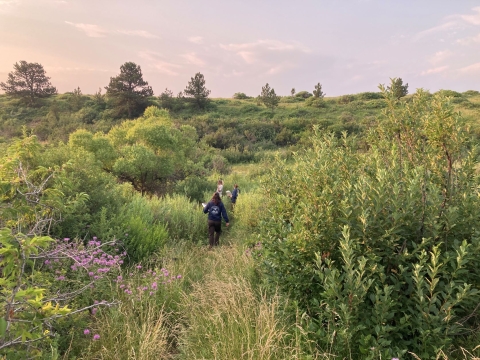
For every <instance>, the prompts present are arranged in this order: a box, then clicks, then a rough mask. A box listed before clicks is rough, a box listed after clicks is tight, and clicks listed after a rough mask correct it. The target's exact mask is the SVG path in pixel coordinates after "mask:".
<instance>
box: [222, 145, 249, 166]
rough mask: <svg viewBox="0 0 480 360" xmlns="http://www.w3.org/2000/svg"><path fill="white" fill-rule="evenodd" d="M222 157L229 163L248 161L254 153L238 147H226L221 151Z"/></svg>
mask: <svg viewBox="0 0 480 360" xmlns="http://www.w3.org/2000/svg"><path fill="white" fill-rule="evenodd" d="M222 155H223V157H225V159H227V161H228V163H230V164H240V163H248V162H251V161H254V154H253V152H250V151H248V150H244V151H240V150H239V149H238V148H236V147H235V148H234V147H231V148H228V149H225V150H223V151H222Z"/></svg>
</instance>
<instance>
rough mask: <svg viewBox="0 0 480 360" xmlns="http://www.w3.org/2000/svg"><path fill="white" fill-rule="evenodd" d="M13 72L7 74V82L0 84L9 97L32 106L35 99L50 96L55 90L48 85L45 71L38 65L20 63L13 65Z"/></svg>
mask: <svg viewBox="0 0 480 360" xmlns="http://www.w3.org/2000/svg"><path fill="white" fill-rule="evenodd" d="M13 69H14V70H13V71H12V72H10V73H8V79H7V82H6V83H4V82H1V83H0V89H2V90H3V91H5V93H6V94H7V95H9V96H11V97H14V98H19V99H21V100H22V101H24V102H25V103H26V104H27V105H29V106H32V105H34V104H35V102H36V100H37V99H40V98H45V97H49V96H52V95H54V94H56V93H57V89H56V88H55V87H53V86H52V84H51V83H50V78H49V77H47V76H46V75H45V70H44V68H43V66H42V65H40V64H39V63H28V62H26V61H23V60H22V61H20V63H15V64H14V65H13Z"/></svg>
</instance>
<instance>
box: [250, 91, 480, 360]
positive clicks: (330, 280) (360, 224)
mask: <svg viewBox="0 0 480 360" xmlns="http://www.w3.org/2000/svg"><path fill="white" fill-rule="evenodd" d="M383 91H384V95H385V98H386V101H387V103H388V106H387V107H386V109H385V111H384V116H383V118H382V119H381V121H380V122H379V127H378V128H377V129H373V130H372V132H371V134H370V135H369V137H368V140H367V144H366V145H367V146H365V143H362V149H359V146H358V145H357V143H356V140H355V138H354V137H348V136H347V135H346V134H345V135H344V136H343V137H341V138H336V137H334V136H333V135H323V136H322V135H320V134H318V132H317V134H316V135H315V136H314V137H313V139H312V142H313V146H312V147H311V148H309V149H307V150H305V151H302V152H298V153H296V154H295V156H294V158H295V162H294V164H293V165H291V166H290V165H289V166H287V164H285V162H283V161H281V160H278V161H277V163H276V165H275V166H274V168H273V169H272V170H271V173H270V176H268V181H266V182H265V183H264V189H265V195H266V196H267V198H268V201H267V202H266V203H267V205H268V206H267V208H268V211H267V212H266V214H265V217H264V218H265V219H264V222H263V225H262V249H261V250H260V251H261V254H262V256H261V257H260V259H261V260H260V265H261V266H262V268H263V270H264V273H265V275H266V278H267V279H268V281H270V282H271V283H272V284H274V285H275V286H279V287H280V289H282V290H283V291H285V292H286V293H288V294H290V296H291V297H293V298H294V299H295V300H296V301H297V302H298V303H299V304H300V306H301V307H303V309H304V310H305V312H306V315H307V316H310V317H311V318H312V319H313V324H316V325H310V329H309V330H311V331H313V332H314V333H316V340H317V343H318V346H319V347H320V348H321V349H329V351H331V352H333V353H336V354H341V355H342V356H344V357H347V358H378V357H381V358H386V357H390V358H391V357H400V356H402V354H405V353H406V352H407V351H412V352H414V353H415V354H417V355H418V356H420V357H421V358H422V359H429V358H432V357H433V358H434V355H435V354H436V353H437V352H438V351H440V350H448V348H449V347H450V346H451V345H455V344H456V343H457V341H459V340H458V339H460V338H461V337H460V336H458V335H462V334H468V333H469V331H471V330H470V329H473V328H475V327H476V326H478V324H479V321H478V317H476V315H475V311H476V307H477V305H478V299H479V294H478V290H479V288H480V240H479V231H480V217H479V215H480V213H479V212H478V209H479V206H480V197H479V195H480V193H479V190H478V183H479V182H478V175H477V174H476V172H475V167H476V165H477V163H476V150H475V148H474V146H473V144H471V143H470V142H469V138H468V134H467V133H466V132H465V131H464V129H465V127H464V126H463V124H462V120H461V118H460V116H459V114H457V113H454V111H453V110H452V106H451V104H450V103H449V100H448V98H445V97H443V96H442V95H441V94H437V95H434V96H431V95H430V94H428V93H426V92H424V91H422V90H419V91H417V93H416V94H415V95H414V96H413V98H412V99H411V101H409V102H408V103H406V102H402V101H399V100H396V99H395V97H394V96H393V95H392V94H390V93H388V91H386V90H384V89H383ZM257 258H259V257H257ZM311 324H312V323H311Z"/></svg>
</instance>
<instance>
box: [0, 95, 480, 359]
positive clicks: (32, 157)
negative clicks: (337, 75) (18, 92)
mask: <svg viewBox="0 0 480 360" xmlns="http://www.w3.org/2000/svg"><path fill="white" fill-rule="evenodd" d="M72 98H74V94H68V93H67V94H61V95H56V96H54V97H51V98H49V99H46V100H43V102H42V103H41V104H40V105H39V106H37V107H34V108H28V107H25V106H23V105H22V104H21V103H19V102H17V101H16V100H11V99H9V98H7V97H6V96H4V95H0V135H1V139H0V140H1V142H0V149H1V150H2V153H3V154H4V155H3V156H2V158H1V160H0V189H1V192H0V196H1V203H0V244H1V247H0V271H1V272H2V277H1V280H0V285H1V293H2V297H1V304H0V305H1V306H0V316H1V319H0V357H3V358H5V359H26V358H41V359H147V360H148V359H252V360H253V359H302V360H307V359H468V360H473V359H479V358H480V331H479V330H478V329H479V326H480V317H479V313H478V311H479V310H480V309H479V299H480V270H479V269H480V237H479V230H480V216H479V215H478V211H477V209H478V207H479V206H480V203H479V202H480V193H479V184H480V183H479V181H480V178H479V173H478V155H479V153H478V147H477V145H478V139H479V131H480V129H479V128H478V119H479V118H480V93H478V92H476V91H468V92H465V93H456V92H453V91H446V90H445V91H440V92H438V93H435V94H430V93H428V92H424V91H422V90H419V91H417V92H416V93H415V94H411V95H408V96H407V97H404V98H401V99H398V98H396V97H395V96H393V95H392V94H391V93H389V92H388V91H387V90H385V89H384V91H383V92H381V93H362V94H354V95H344V96H342V97H336V98H325V99H324V101H323V102H322V103H321V104H320V105H319V104H317V105H315V103H313V104H312V103H311V102H310V103H308V102H307V100H308V99H307V100H305V99H303V98H301V97H294V96H291V97H290V96H289V97H282V98H281V99H280V103H279V105H278V107H277V108H275V109H274V110H271V109H267V108H265V107H264V106H263V105H262V104H261V103H259V102H258V99H253V98H248V99H212V100H211V102H210V103H209V105H208V107H207V109H205V110H202V111H200V110H198V109H194V108H193V107H190V106H188V105H181V106H180V105H179V106H178V107H177V108H173V109H171V110H168V111H167V110H164V109H162V103H161V100H159V99H158V98H152V99H151V104H150V105H151V106H150V107H148V108H147V109H146V110H145V113H144V114H143V115H142V116H140V117H138V118H136V119H122V118H116V117H115V116H114V112H113V111H112V109H110V108H109V107H108V104H107V102H106V100H105V99H104V98H102V97H101V96H99V95H97V96H83V95H82V96H81V98H80V99H79V98H74V99H73V100H72ZM220 178H221V179H223V180H224V183H225V189H230V190H231V189H232V188H233V185H234V184H238V185H239V188H240V189H241V192H240V195H239V197H238V201H237V204H236V206H235V209H234V210H233V209H232V207H231V204H230V203H229V201H228V199H227V198H224V201H225V203H226V206H227V211H228V213H229V216H230V217H231V226H230V227H228V228H227V227H225V224H224V225H223V234H222V236H221V238H220V246H219V247H217V248H214V249H213V250H208V246H207V243H208V240H207V229H206V215H205V214H203V212H202V207H201V205H200V203H201V202H205V201H206V200H208V199H209V198H210V197H211V196H212V193H213V191H214V190H215V187H216V185H215V184H216V181H217V180H218V179H220Z"/></svg>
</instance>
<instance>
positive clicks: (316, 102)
mask: <svg viewBox="0 0 480 360" xmlns="http://www.w3.org/2000/svg"><path fill="white" fill-rule="evenodd" d="M305 105H306V106H311V107H316V108H324V107H326V101H325V100H324V99H323V98H320V97H318V98H317V97H314V96H312V97H309V98H308V99H307V100H305Z"/></svg>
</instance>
